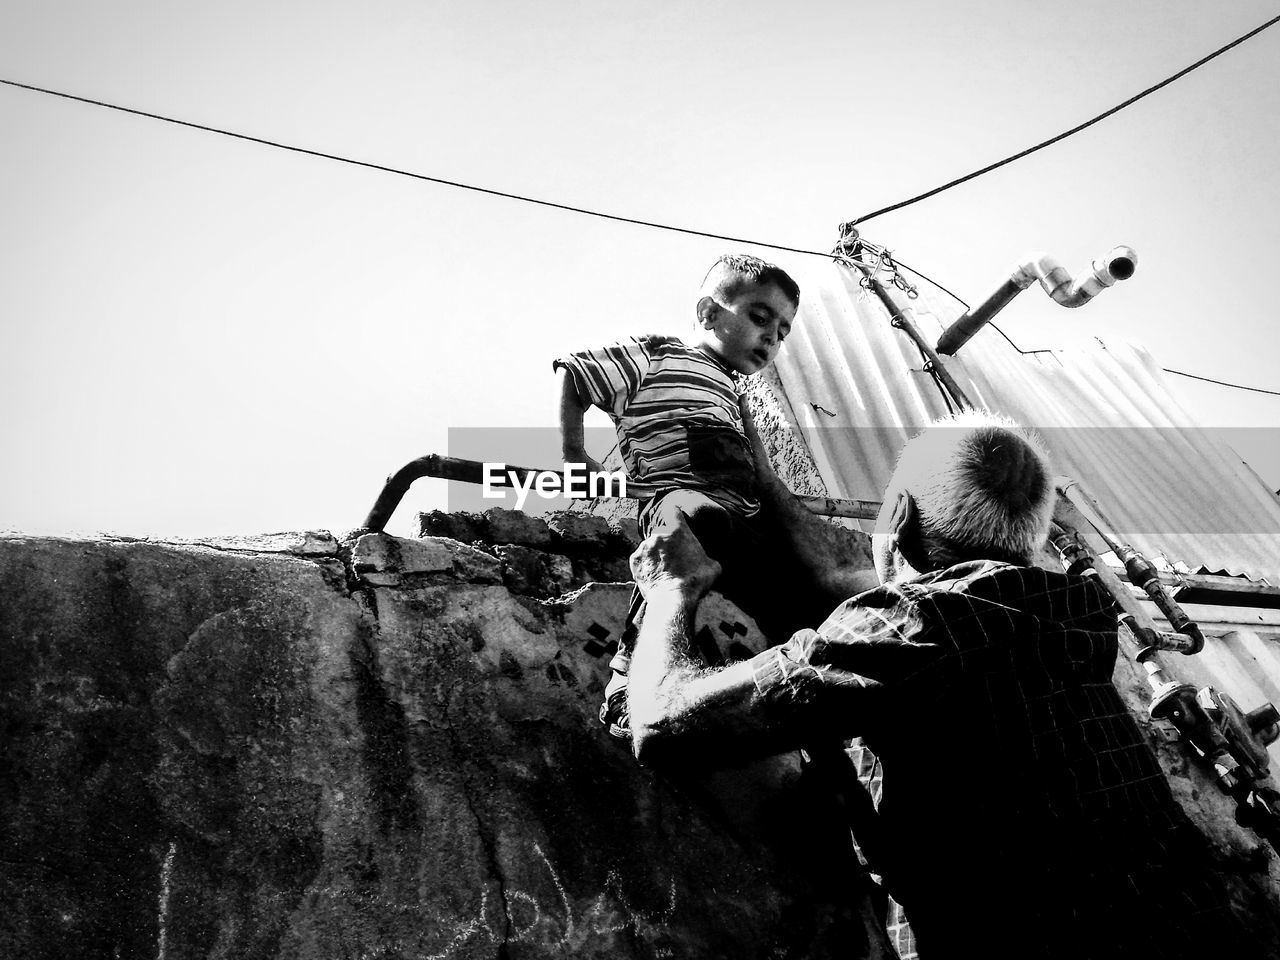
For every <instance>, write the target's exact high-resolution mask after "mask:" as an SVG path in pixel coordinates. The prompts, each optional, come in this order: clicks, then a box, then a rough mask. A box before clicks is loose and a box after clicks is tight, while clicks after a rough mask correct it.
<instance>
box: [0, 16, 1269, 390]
mask: <svg viewBox="0 0 1280 960" xmlns="http://www.w3.org/2000/svg"><path fill="white" fill-rule="evenodd" d="M1277 23H1280V15H1277V16H1275V17H1272V18H1271V19H1270V20H1268V21H1267V22H1265V23H1263V24H1261V25H1260V26H1257V27H1255V28H1254V29H1253V30H1250V31H1249V32H1248V33H1245V34H1243V35H1241V36H1239V37H1237V38H1236V39H1235V40H1232V41H1231V42H1230V43H1227V44H1225V45H1223V46H1221V47H1219V48H1218V49H1217V50H1215V51H1213V52H1212V53H1210V54H1208V55H1207V56H1204V57H1202V58H1200V59H1199V60H1197V61H1196V62H1195V63H1193V64H1191V65H1189V66H1187V67H1184V68H1183V69H1182V70H1179V71H1178V72H1177V73H1175V74H1173V75H1172V76H1169V77H1166V78H1165V79H1164V80H1161V81H1160V82H1159V83H1156V84H1153V85H1152V86H1150V87H1147V88H1146V89H1145V90H1143V91H1141V92H1140V93H1137V94H1135V95H1134V96H1132V97H1130V98H1129V99H1127V100H1125V101H1123V102H1122V103H1119V104H1117V105H1116V106H1114V107H1111V108H1110V109H1108V110H1105V111H1103V112H1102V113H1100V114H1098V115H1097V116H1096V117H1093V118H1091V119H1089V120H1086V121H1085V122H1084V123H1081V124H1077V125H1076V126H1074V127H1072V128H1071V129H1070V130H1066V131H1064V132H1063V133H1060V134H1058V135H1057V136H1055V137H1051V138H1049V139H1048V140H1043V141H1041V142H1040V143H1038V144H1036V145H1035V146H1033V147H1029V148H1027V149H1026V150H1022V151H1020V152H1018V153H1016V154H1013V155H1012V156H1009V157H1006V158H1005V159H1003V160H1000V161H997V162H996V163H992V164H988V165H987V166H985V167H983V168H981V169H980V170H975V171H973V172H972V173H969V174H966V175H964V176H963V177H958V178H956V179H954V180H951V181H948V182H947V183H944V184H942V185H941V186H938V187H935V188H933V189H932V190H928V191H926V192H924V193H921V194H918V195H917V196H914V197H910V198H908V199H906V200H902V201H900V202H898V203H894V204H890V205H889V206H886V207H881V208H880V209H878V210H874V211H872V212H871V213H868V214H864V215H863V216H861V217H859V218H858V219H856V220H853V221H851V222H850V225H852V224H859V223H865V222H866V221H867V220H870V219H872V218H873V217H878V216H881V215H882V214H885V213H889V212H891V211H893V210H900V209H902V208H903V207H907V206H910V205H911V204H913V203H918V202H919V201H921V200H925V199H928V198H929V197H932V196H936V195H937V194H939V193H942V192H943V191H944V190H949V189H951V188H952V187H955V186H959V185H960V184H962V183H966V182H968V181H969V180H973V179H975V178H977V177H980V176H982V175H983V174H985V173H990V172H991V171H993V170H996V169H998V168H1000V167H1003V166H1005V165H1007V164H1009V163H1012V162H1013V161H1015V160H1019V159H1021V158H1022V157H1026V156H1029V155H1030V154H1032V153H1035V152H1037V151H1039V150H1043V149H1044V148H1045V147H1048V146H1051V145H1053V144H1055V143H1058V142H1059V141H1061V140H1065V139H1066V138H1067V137H1070V136H1072V135H1073V134H1076V133H1079V132H1080V131H1082V130H1085V129H1087V128H1088V127H1091V126H1093V125H1094V124H1096V123H1098V122H1099V121H1101V120H1105V119H1106V118H1107V117H1109V116H1111V115H1112V114H1115V113H1117V112H1119V111H1120V110H1123V109H1124V108H1125V107H1128V106H1131V105H1132V104H1134V103H1137V102H1138V101H1139V100H1141V99H1143V98H1144V97H1146V96H1149V95H1150V94H1152V93H1154V92H1156V91H1157V90H1159V89H1161V88H1162V87H1166V86H1168V85H1169V84H1171V83H1173V82H1174V81H1175V80H1178V79H1180V78H1181V77H1184V76H1186V75H1187V74H1188V73H1191V72H1192V71H1193V70H1196V69H1198V68H1199V67H1202V66H1204V65H1205V64H1206V63H1208V62H1209V61H1211V60H1213V59H1215V58H1217V57H1219V56H1221V55H1222V54H1224V53H1226V52H1227V51H1228V50H1230V49H1232V48H1233V47H1236V46H1239V45H1240V44H1241V43H1244V42H1245V41H1246V40H1249V39H1250V38H1252V37H1254V36H1256V35H1257V34H1259V33H1261V32H1262V31H1263V30H1266V29H1268V28H1269V27H1272V26H1274V25H1275V24H1277ZM0 84H3V85H5V86H9V87H15V88H18V89H21V90H29V91H32V92H34V93H42V94H45V95H46V96H51V97H59V98H61V99H64V100H70V101H74V102H77V103H84V104H88V105H90V106H96V107H102V108H104V109H107V110H114V111H117V112H119V113H125V114H130V115H132V116H137V117H144V118H146V119H149V120H159V121H161V122H163V123H170V124H174V125H176V126H180V127H187V128H189V129H193V130H200V131H203V132H205V133H214V134H218V135H219V136H224V137H230V138H232V139H235V140H243V141H246V142H248V143H256V144H259V145H262V146H267V147H273V148H275V149H278V150H285V151H288V152H290V153H298V154H303V155H305V156H311V157H317V158H319V159H323V160H333V161H335V162H337V163H344V164H348V165H350V166H355V167H363V168H365V169H369V170H378V171H380V172H383V173H390V174H394V175H396V176H402V177H409V178H411V179H414V180H420V181H424V182H427V183H434V184H438V185H440V186H446V187H454V188H456V189H459V190H468V191H471V192H473V193H480V194H485V195H488V196H494V197H501V198H503V199H507V200H516V201H519V202H521V203H530V204H535V205H537V206H542V207H549V208H551V209H554V210H564V211H566V212H568V213H577V214H581V215H583V216H589V217H596V218H598V219H602V220H611V221H613V222H616V223H627V224H632V225H634V226H641V227H650V228H652V229H655V230H665V231H668V232H671V233H680V234H684V235H687V236H695V237H704V238H706V239H710V240H725V241H728V242H730V243H744V244H748V245H750V246H755V247H763V248H765V249H769V250H781V251H783V252H786V253H796V254H801V255H805V256H816V257H823V258H826V259H832V258H833V255H832V253H831V251H822V250H810V249H807V248H804V247H793V246H788V245H786V244H779V243H771V242H769V241H765V240H753V239H750V238H746V237H734V236H730V235H728V234H722V233H712V232H710V231H706V230H696V229H694V228H692V227H681V226H677V225H674V224H669V223H661V222H658V221H654V220H642V219H639V218H637V217H626V216H622V215H620V214H614V213H605V212H603V211H600V210H592V209H590V208H588V207H579V206H574V205H572V204H566V203H558V202H556V201H553V200H543V199H540V198H537V197H530V196H526V195H524V194H518V193H511V192H508V191H505V190H496V189H493V188H491V187H482V186H479V185H477V184H471V183H463V182H461V181H458V180H449V179H446V178H444V177H434V176H430V175H428V174H424V173H416V172H414V171H412V170H404V169H401V168H399V167H392V166H389V165H387V164H381V163H374V162H372V161H368V160H357V159H355V158H353V157H345V156H342V155H340V154H335V153H328V152H325V151H322V150H313V149H311V148H309V147H300V146H298V145H296V144H289V143H284V142H281V141H279V140H271V139H268V138H266V137H255V136H253V135H251V134H246V133H239V132H237V131H234V130H227V129H225V128H223V127H215V126H212V125H209V124H203V123H196V122H194V121H190V120H181V119H178V118H177V117H171V116H167V115H165V114H159V113H153V112H150V111H146V110H139V109H137V108H134V107H126V106H122V105H120V104H116V103H110V102H108V101H105V100H97V99H94V98H91V97H82V96H79V95H77V94H72V93H66V92H64V91H60V90H52V89H49V88H47V87H39V86H35V85H33V84H27V83H20V82H18V81H16V80H9V79H6V78H3V77H0ZM834 259H836V260H840V259H841V258H840V257H835V258H834ZM894 262H896V263H897V264H898V265H899V266H901V267H903V268H904V269H906V270H909V271H910V272H911V273H913V274H915V275H916V276H918V277H920V278H921V279H923V280H926V281H928V282H929V283H930V284H931V285H933V286H934V287H936V288H937V289H939V290H941V291H942V292H943V293H945V294H947V295H948V296H950V297H951V298H952V299H954V300H955V301H956V302H957V303H959V304H961V305H962V306H963V307H964V308H965V310H966V311H967V310H968V309H969V304H968V303H967V302H966V301H965V300H964V299H963V298H961V297H960V296H958V295H957V294H955V293H953V292H952V291H951V290H948V289H947V288H946V287H944V286H943V285H942V284H940V283H938V282H937V281H936V280H934V279H932V278H931V277H929V276H927V275H926V274H924V273H922V272H921V271H919V270H917V269H915V268H914V267H912V266H911V265H910V264H907V263H903V262H902V261H901V260H898V259H897V258H894ZM992 326H996V325H995V324H994V323H993V324H992ZM996 330H997V332H999V334H1000V335H1001V336H1002V337H1004V338H1005V340H1007V341H1008V342H1009V344H1010V345H1011V346H1012V347H1013V348H1014V349H1015V350H1017V351H1018V352H1019V353H1022V354H1029V353H1043V352H1046V351H1043V350H1023V349H1021V348H1020V347H1019V346H1018V345H1017V344H1016V343H1014V342H1013V340H1012V339H1011V338H1010V337H1009V336H1008V334H1006V333H1005V332H1004V331H1003V330H1001V329H1000V328H999V327H996ZM1162 369H1164V370H1165V371H1166V372H1167V373H1173V374H1177V375H1178V376H1183V377H1189V378H1191V379H1193V380H1203V381H1205V382H1208V383H1214V384H1218V385H1220V386H1224V387H1234V388H1236V389H1239V390H1248V391H1252V392H1254V393H1264V394H1271V395H1274V396H1280V391H1276V390H1267V389H1263V388H1262V387H1250V386H1245V385H1243V384H1238V383H1229V382H1227V381H1225V380H1216V379H1214V378H1212V377H1202V376H1198V375H1196V374H1193V373H1186V372H1184V371H1181V370H1173V369H1170V368H1168V367H1165V368H1162Z"/></svg>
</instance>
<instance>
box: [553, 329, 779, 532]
mask: <svg viewBox="0 0 1280 960" xmlns="http://www.w3.org/2000/svg"><path fill="white" fill-rule="evenodd" d="M553 366H554V367H557V368H559V367H564V368H565V369H567V370H568V371H569V372H570V374H571V375H572V376H573V381H574V385H575V386H576V387H577V390H578V395H579V396H581V397H582V398H583V399H584V400H589V401H590V402H591V403H592V404H594V405H595V406H597V407H599V408H600V409H601V410H603V411H604V412H605V413H607V414H609V416H610V417H611V418H612V420H613V423H614V426H615V427H616V428H617V431H618V444H619V447H620V450H621V453H622V462H623V464H624V465H625V467H626V471H627V476H628V477H630V478H632V479H634V480H638V481H642V482H644V483H646V484H653V485H655V486H658V487H660V488H667V489H680V490H697V491H700V492H702V493H705V494H707V496H709V497H711V498H712V499H714V500H715V501H717V502H718V503H721V504H723V505H724V506H725V507H727V508H728V509H730V510H735V511H737V512H739V513H741V514H742V515H744V516H750V515H751V514H754V513H755V512H756V511H757V510H759V509H760V503H759V501H758V500H757V499H756V498H755V467H754V464H753V461H752V457H751V445H750V443H749V442H748V441H747V437H746V434H745V433H744V432H743V429H742V414H741V413H740V412H739V410H738V397H739V391H738V384H737V379H736V377H735V375H734V374H733V373H732V372H731V371H730V370H729V369H728V368H727V367H725V366H724V365H723V364H721V363H720V362H719V361H718V360H716V359H715V358H714V357H711V356H709V355H708V354H706V353H703V352H702V351H701V350H698V349H696V348H694V347H690V346H686V345H685V344H683V343H681V342H680V341H679V340H677V339H676V338H675V337H658V336H647V337H632V338H630V339H628V340H625V341H623V342H621V343H616V344H613V345H611V346H607V347H600V348H598V349H595V350H584V351H582V352H580V353H572V354H569V355H568V356H566V357H561V358H560V359H559V360H556V361H555V362H554V364H553Z"/></svg>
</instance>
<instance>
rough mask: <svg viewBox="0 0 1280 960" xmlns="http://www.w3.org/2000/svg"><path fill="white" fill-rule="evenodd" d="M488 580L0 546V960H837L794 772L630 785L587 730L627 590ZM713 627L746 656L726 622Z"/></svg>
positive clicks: (454, 569)
mask: <svg viewBox="0 0 1280 960" xmlns="http://www.w3.org/2000/svg"><path fill="white" fill-rule="evenodd" d="M521 535H522V536H525V537H527V536H531V535H533V534H530V532H529V531H528V530H523V532H522V534H521ZM535 539H538V538H536V536H535ZM282 544H284V545H285V549H294V550H296V551H297V552H298V555H292V554H290V553H287V552H280V549H281V545H282ZM255 548H260V550H259V549H255ZM495 553H496V551H495ZM502 563H503V561H502V560H501V559H500V558H499V557H497V556H494V555H491V554H489V553H487V552H485V551H482V550H479V549H477V548H474V547H470V546H466V545H464V544H461V543H459V542H457V541H455V540H447V539H431V540H421V541H401V540H396V539H394V538H390V537H386V536H383V535H371V536H367V537H364V538H361V540H360V541H358V542H357V543H355V544H354V545H351V544H348V545H345V546H343V547H341V548H340V547H339V546H338V545H337V544H336V543H335V542H333V541H332V540H331V539H326V537H324V536H323V535H295V536H293V537H292V538H289V537H285V538H283V539H282V538H280V537H276V538H272V539H269V540H258V539H255V538H237V540H236V541H235V542H234V543H226V544H220V543H218V542H217V541H207V542H205V543H187V544H165V543H154V542H137V541H66V540H48V539H24V538H8V539H3V540H0V584H3V586H4V594H3V599H0V650H2V651H3V672H2V673H0V723H2V724H3V742H2V744H0V851H2V852H0V891H2V896H3V903H4V910H3V911H0V956H3V957H23V958H42V957H49V958H54V957H57V958H60V960H61V958H79V957H85V958H97V957H103V958H114V957H120V958H143V957H145V958H156V957H159V958H162V960H179V958H181V960H185V958H299V960H303V958H305V960H312V958H314V960H322V958H323V960H339V958H350V960H373V958H414V960H429V958H436V960H445V958H459V960H467V958H475V957H506V958H534V957H549V956H574V957H646V958H647V957H722V956H723V957H746V958H751V957H809V956H814V957H822V956H839V955H842V953H843V952H844V950H845V948H846V947H847V945H848V943H849V938H850V937H851V936H854V937H856V935H857V934H856V931H855V929H854V926H855V925H853V923H852V920H851V916H850V910H849V908H848V906H847V901H846V902H845V903H844V904H843V905H842V904H841V903H837V902H835V901H837V900H839V899H840V892H839V891H835V890H833V889H832V888H829V887H828V888H826V889H824V890H823V891H818V890H816V889H814V887H813V886H812V885H810V886H806V884H805V882H804V880H803V879H802V877H803V876H808V875H814V873H813V871H814V870H815V869H816V870H818V871H819V874H818V875H820V872H821V869H822V868H823V867H824V863H823V861H824V860H825V859H826V858H827V856H828V853H829V851H830V850H831V849H833V844H832V843H830V842H829V840H830V838H829V837H827V836H825V835H824V834H823V833H822V832H821V829H822V828H821V824H823V823H827V822H828V821H826V820H825V819H824V818H823V817H822V816H820V815H818V814H819V812H820V807H819V806H816V805H815V804H817V803H819V800H817V799H816V798H813V797H805V796H803V795H801V794H799V793H798V791H797V790H796V789H795V783H796V777H795V773H796V770H797V769H798V766H797V764H798V760H797V758H795V757H784V758H779V759H778V760H776V761H774V762H772V763H769V764H762V765H757V766H756V767H755V768H752V769H747V770H742V771H738V772H737V773H733V772H730V773H728V774H721V775H719V778H718V779H714V778H708V779H704V780H701V781H699V782H693V781H692V780H690V781H686V782H682V783H674V782H671V781H669V780H665V779H662V778H659V777H656V776H654V775H653V774H651V773H649V772H648V771H645V770H643V769H641V768H639V767H638V766H637V765H636V764H635V763H634V761H633V760H632V759H631V757H630V754H629V752H628V751H627V750H626V748H625V747H623V746H620V745H619V744H618V743H616V742H614V741H612V740H610V739H609V738H608V737H607V736H605V735H604V734H603V732H602V729H601V727H600V725H599V724H598V722H597V721H596V718H595V712H596V709H597V706H598V704H599V701H600V696H601V692H602V688H603V683H604V681H605V679H606V666H605V665H606V663H607V661H608V659H609V654H610V653H611V651H612V643H613V642H614V641H615V640H616V637H617V633H618V630H619V626H620V620H621V616H622V613H623V611H624V610H625V605H626V601H627V597H628V595H629V592H630V587H629V586H628V585H625V584H594V585H590V586H584V587H580V588H578V589H577V590H576V591H574V592H572V593H569V594H568V595H567V596H565V597H561V598H558V599H554V600H541V599H537V598H534V597H531V596H522V595H518V594H515V593H513V592H511V591H510V590H509V589H508V588H507V586H506V585H505V584H504V574H503V570H502ZM717 604H721V606H717ZM702 627H703V628H704V629H702V630H700V633H702V634H703V642H704V643H708V644H714V645H715V646H716V647H717V648H718V649H719V650H720V651H721V655H735V654H736V655H740V654H741V653H742V652H743V651H744V650H747V649H749V648H750V647H752V646H758V644H759V638H758V635H757V634H756V633H755V632H754V628H753V626H752V625H751V624H750V623H749V622H747V623H745V624H744V623H742V622H739V619H735V618H734V610H733V608H731V607H728V606H727V605H725V604H723V601H713V602H712V603H710V604H709V605H708V606H707V607H706V609H705V610H704V613H703V620H702ZM734 644H737V645H738V646H737V648H734V647H733V645H734ZM726 778H727V779H728V780H729V781H734V782H735V783H736V784H737V789H740V788H741V784H742V783H744V782H746V783H750V784H752V788H751V789H752V791H753V793H752V796H753V798H754V799H753V803H751V804H743V805H741V806H739V807H736V808H735V807H734V805H732V804H730V805H726V804H724V803H719V802H717V800H716V796H717V791H719V794H720V795H723V792H724V789H725V781H726ZM734 778H737V779H736V781H735V779H734ZM733 786H734V784H733V783H731V784H730V787H731V788H733ZM726 811H728V812H729V813H732V816H729V815H728V813H726ZM781 824H788V825H790V826H789V832H788V833H786V834H785V835H784V834H783V833H782V832H781V831H780V830H778V829H777V828H778V826H779V825H781ZM827 866H829V864H827Z"/></svg>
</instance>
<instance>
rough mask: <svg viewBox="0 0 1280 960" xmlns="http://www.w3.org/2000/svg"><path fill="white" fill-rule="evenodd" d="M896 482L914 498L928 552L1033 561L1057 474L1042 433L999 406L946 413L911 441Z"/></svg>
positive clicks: (942, 558) (951, 557) (938, 558)
mask: <svg viewBox="0 0 1280 960" xmlns="http://www.w3.org/2000/svg"><path fill="white" fill-rule="evenodd" d="M894 479H895V486H897V487H900V488H905V489H907V490H908V491H909V492H910V493H911V495H912V496H913V497H914V498H915V502H916V507H917V512H918V515H919V518H920V527H921V534H922V536H923V539H924V541H925V542H924V546H925V548H926V550H927V551H928V552H929V554H930V559H931V560H932V561H933V562H935V563H937V564H939V565H940V566H949V565H950V564H952V563H958V562H960V561H962V560H977V559H991V560H1006V561H1009V562H1011V563H1017V564H1029V563H1031V562H1032V560H1033V558H1034V557H1035V555H1036V554H1037V553H1038V552H1039V551H1040V548H1041V547H1042V546H1043V545H1044V543H1045V540H1046V539H1047V537H1048V534H1049V521H1050V519H1051V518H1052V516H1053V506H1054V489H1053V477H1052V472H1051V470H1050V468H1049V456H1048V454H1047V452H1046V451H1045V448H1044V445H1043V444H1042V443H1041V441H1040V438H1039V437H1037V436H1036V435H1035V434H1034V433H1032V432H1031V431H1029V430H1026V429H1024V428H1023V427H1021V426H1019V425H1018V424H1017V423H1016V422H1014V421H1013V420H1010V419H1008V418H1007V417H1002V416H999V415H997V414H991V413H985V412H967V413H961V414H956V415H954V416H951V417H946V418H944V419H942V420H939V421H936V422H935V423H933V424H931V425H930V426H928V427H927V428H926V429H925V431H924V432H923V433H921V434H919V435H918V436H916V437H914V438H912V439H911V440H910V441H908V443H907V445H906V446H905V447H904V448H903V451H902V455H901V457H900V458H899V461H898V469H897V470H896V471H895V473H894Z"/></svg>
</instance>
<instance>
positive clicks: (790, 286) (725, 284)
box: [702, 253, 800, 306]
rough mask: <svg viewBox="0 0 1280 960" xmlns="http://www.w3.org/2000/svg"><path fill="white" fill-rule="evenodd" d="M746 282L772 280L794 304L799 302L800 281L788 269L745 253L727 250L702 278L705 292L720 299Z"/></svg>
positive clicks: (730, 296) (758, 284) (726, 297)
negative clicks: (793, 278) (794, 278)
mask: <svg viewBox="0 0 1280 960" xmlns="http://www.w3.org/2000/svg"><path fill="white" fill-rule="evenodd" d="M745 284H753V285H757V286H764V285H766V284H773V285H774V286H775V287H777V288H778V289H779V290H781V291H782V292H783V294H784V295H785V296H786V297H787V299H788V300H790V301H791V302H792V304H794V305H795V306H799V305H800V285H799V284H798V283H796V282H795V281H794V280H792V279H791V275H790V274H789V273H787V271H785V270H783V269H782V268H781V267H779V266H776V265H775V264H772V263H769V262H768V261H766V260H761V259H760V258H759V257H753V256H751V255H750V254H746V253H727V254H725V255H724V256H723V257H721V258H720V259H719V260H717V261H716V262H715V263H713V264H712V265H711V269H710V270H708V271H707V275H706V277H705V278H704V279H703V281H702V292H703V294H706V295H710V296H713V297H717V299H730V298H732V297H734V296H736V295H737V293H738V291H739V289H740V288H741V287H742V286H743V285H745Z"/></svg>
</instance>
